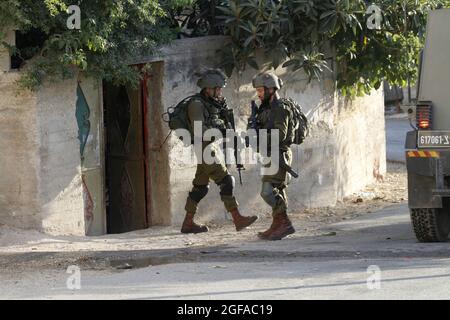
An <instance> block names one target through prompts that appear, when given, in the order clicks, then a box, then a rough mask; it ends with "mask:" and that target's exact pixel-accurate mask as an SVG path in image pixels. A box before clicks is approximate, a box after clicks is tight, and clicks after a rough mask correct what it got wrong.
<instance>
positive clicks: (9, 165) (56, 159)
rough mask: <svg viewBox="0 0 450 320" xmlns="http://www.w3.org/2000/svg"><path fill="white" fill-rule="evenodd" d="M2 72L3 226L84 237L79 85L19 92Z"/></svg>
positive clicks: (0, 182) (71, 82)
mask: <svg viewBox="0 0 450 320" xmlns="http://www.w3.org/2000/svg"><path fill="white" fill-rule="evenodd" d="M19 77H20V73H18V72H5V73H1V74H0V132H1V134H0V148H1V150H2V154H1V157H0V168H1V169H0V170H1V174H0V223H4V224H8V225H11V226H16V227H21V228H33V229H38V230H42V231H44V232H47V233H51V234H80V235H84V209H83V197H82V185H81V176H80V154H79V141H78V137H77V135H78V128H77V123H76V118H75V101H76V81H75V80H67V81H60V82H58V83H52V84H49V83H47V84H45V85H44V86H43V87H42V88H41V89H40V90H39V91H37V92H30V91H26V90H21V91H18V90H17V85H16V83H15V81H17V80H18V79H19Z"/></svg>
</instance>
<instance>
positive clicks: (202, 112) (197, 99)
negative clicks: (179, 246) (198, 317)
mask: <svg viewBox="0 0 450 320" xmlns="http://www.w3.org/2000/svg"><path fill="white" fill-rule="evenodd" d="M197 85H198V86H199V87H200V88H201V92H200V94H199V95H197V96H194V97H193V98H192V99H191V100H190V102H189V104H188V106H187V113H188V118H189V122H190V127H191V129H193V128H194V122H196V121H200V122H201V125H202V134H203V133H204V132H205V131H206V130H207V129H212V128H215V129H219V130H221V131H222V132H224V130H225V129H226V128H227V124H226V123H225V122H224V119H222V117H221V115H220V109H221V104H222V103H223V101H224V99H223V97H222V88H223V87H225V85H226V76H225V75H224V74H223V73H222V72H221V71H220V70H216V69H210V70H207V71H206V72H204V74H203V75H202V77H201V78H200V79H199V80H198V82H197ZM191 134H192V135H193V137H194V139H195V140H197V141H202V136H199V137H197V136H194V131H193V130H191ZM210 143H211V142H210V141H206V142H205V141H204V142H203V148H202V151H203V150H204V148H205V147H206V146H208V145H209V144H210ZM213 150H214V149H213ZM214 157H216V156H214ZM215 159H216V161H215V163H213V164H206V163H204V161H202V155H201V154H197V160H198V162H199V163H198V165H197V171H196V173H195V178H194V181H193V182H192V184H193V188H192V190H191V192H189V195H188V197H187V200H186V206H185V209H186V217H185V219H184V222H183V226H182V228H181V232H182V233H200V232H206V231H208V228H207V227H206V226H203V225H198V224H196V223H195V222H194V220H193V219H194V215H195V213H196V212H197V206H198V203H199V202H200V200H201V199H203V198H204V197H205V196H206V194H207V193H208V188H209V181H210V180H213V181H214V182H215V183H216V184H217V185H218V186H219V188H220V198H221V200H222V202H223V203H224V205H225V209H226V210H227V211H228V212H230V213H231V216H232V218H233V222H234V224H235V227H236V230H237V231H240V230H242V229H244V228H246V227H247V226H249V225H251V224H252V223H254V222H255V221H256V220H257V217H256V216H251V217H246V216H242V215H241V214H240V213H239V210H238V202H237V201H236V199H235V197H234V195H233V189H234V185H235V180H234V177H233V176H232V175H230V173H229V172H228V170H227V167H226V166H225V164H224V163H223V162H222V161H219V159H217V158H215Z"/></svg>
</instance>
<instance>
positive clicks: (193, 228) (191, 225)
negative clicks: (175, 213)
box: [181, 212, 208, 233]
mask: <svg viewBox="0 0 450 320" xmlns="http://www.w3.org/2000/svg"><path fill="white" fill-rule="evenodd" d="M207 231H208V227H207V226H202V225H198V224H196V223H195V222H194V214H193V213H189V212H187V213H186V217H185V218H184V221H183V226H182V227H181V233H201V232H207Z"/></svg>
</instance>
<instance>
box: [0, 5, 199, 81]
mask: <svg viewBox="0 0 450 320" xmlns="http://www.w3.org/2000/svg"><path fill="white" fill-rule="evenodd" d="M191 3H192V0H166V1H156V0H2V1H0V30H5V27H7V26H14V27H15V28H16V29H18V30H20V32H21V33H22V34H24V35H26V34H31V35H32V38H34V39H37V38H40V39H42V41H41V43H38V44H33V45H31V44H30V45H28V46H26V47H24V48H21V50H18V49H17V48H16V47H9V49H10V50H11V51H12V53H15V54H16V55H18V56H22V57H24V58H29V57H33V59H31V60H29V61H27V62H26V64H27V65H26V68H25V70H26V71H25V72H24V73H23V75H22V77H21V80H20V84H21V85H22V86H23V87H26V88H29V89H36V88H37V87H39V86H40V85H41V84H42V82H43V81H44V80H45V79H53V80H56V79H61V78H63V79H64V78H68V77H73V76H74V74H75V71H77V70H81V71H83V72H85V73H86V74H88V75H89V76H94V77H96V78H99V79H106V80H111V81H113V82H115V83H131V84H137V81H138V79H139V78H140V77H141V74H140V72H139V70H138V69H137V68H136V67H132V66H130V63H132V62H133V61H135V59H136V58H137V57H139V56H142V55H149V54H151V53H152V52H154V51H155V50H156V48H157V47H158V46H159V45H161V44H164V43H167V42H168V41H170V40H171V39H173V38H175V36H176V31H177V30H176V28H173V27H172V26H170V23H168V19H167V18H166V17H167V14H166V10H171V9H174V8H177V7H179V6H185V5H189V4H191ZM73 4H75V5H78V6H79V7H80V9H81V28H80V29H79V30H77V29H75V30H70V29H68V28H67V19H68V17H69V16H70V15H69V14H68V13H67V8H68V6H70V5H73ZM3 36H4V35H3V34H1V33H0V41H1V40H2V37H3ZM3 45H6V44H5V43H4V42H3Z"/></svg>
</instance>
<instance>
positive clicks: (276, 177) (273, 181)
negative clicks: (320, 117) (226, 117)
mask: <svg viewBox="0 0 450 320" xmlns="http://www.w3.org/2000/svg"><path fill="white" fill-rule="evenodd" d="M252 82H253V87H254V88H255V89H256V93H257V95H258V98H259V100H260V101H261V105H260V107H259V112H258V115H257V123H258V128H259V129H267V130H268V134H269V137H268V138H269V139H268V146H267V148H268V149H267V150H268V154H269V155H270V154H271V149H272V147H276V146H275V143H274V141H271V139H270V131H271V130H273V129H278V131H279V141H278V146H277V147H278V148H279V154H280V163H281V162H283V163H285V164H286V166H290V165H291V162H292V151H291V149H290V144H291V141H292V134H293V132H292V128H290V121H289V119H290V117H291V113H290V111H289V108H287V107H286V106H285V105H284V101H285V100H284V99H280V96H279V94H278V90H280V89H281V87H282V86H283V82H282V81H281V79H280V78H278V77H277V76H276V75H275V74H273V73H270V72H263V73H259V74H257V75H256V76H255V77H254V78H253V81H252ZM289 180H290V175H289V173H288V172H287V170H286V169H285V168H282V167H281V166H280V167H279V168H278V172H277V173H276V174H273V175H263V177H262V188H261V197H262V198H263V199H264V201H265V202H266V203H267V204H268V205H270V206H271V208H272V218H273V220H272V225H271V226H270V228H269V229H267V230H266V231H264V232H260V233H258V237H259V238H261V239H265V240H280V239H282V238H284V237H286V236H287V235H289V234H292V233H294V232H295V229H294V227H293V226H292V223H291V221H290V220H289V218H288V216H287V205H288V201H287V195H286V187H287V185H288V183H289Z"/></svg>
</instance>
